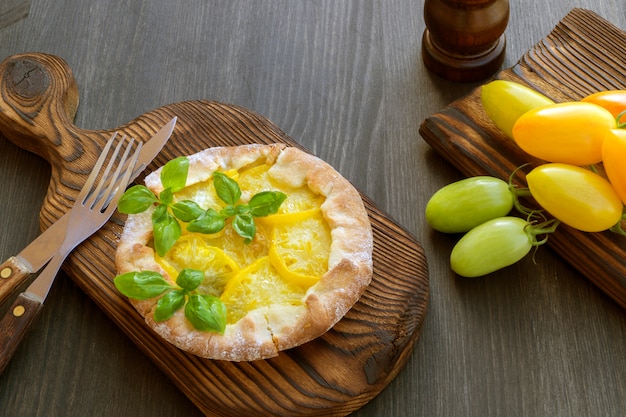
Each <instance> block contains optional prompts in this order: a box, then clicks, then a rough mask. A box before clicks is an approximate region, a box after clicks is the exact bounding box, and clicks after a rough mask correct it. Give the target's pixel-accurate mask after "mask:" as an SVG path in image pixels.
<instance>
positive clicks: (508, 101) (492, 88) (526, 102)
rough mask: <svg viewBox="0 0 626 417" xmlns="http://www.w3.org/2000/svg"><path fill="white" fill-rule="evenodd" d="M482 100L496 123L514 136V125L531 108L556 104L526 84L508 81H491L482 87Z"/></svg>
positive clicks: (510, 135)
mask: <svg viewBox="0 0 626 417" xmlns="http://www.w3.org/2000/svg"><path fill="white" fill-rule="evenodd" d="M480 99H481V102H482V104H483V108H484V109H485V112H486V113H487V115H488V116H489V118H490V119H491V120H492V121H493V122H494V124H495V125H496V126H497V127H498V128H499V129H500V130H501V131H502V132H504V134H506V135H507V136H508V137H509V138H513V133H512V130H513V125H514V124H515V122H516V121H517V119H518V118H519V117H520V116H521V115H523V114H524V113H526V112H527V111H529V110H532V109H535V108H537V107H543V106H547V105H549V104H554V101H552V100H551V99H549V98H548V97H546V96H544V95H543V94H541V93H539V92H537V91H535V90H533V89H532V88H528V87H526V86H525V85H522V84H519V83H516V82H513V81H507V80H495V81H491V82H489V83H487V84H485V85H483V86H482V88H481V95H480Z"/></svg>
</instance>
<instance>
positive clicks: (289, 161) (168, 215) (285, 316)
mask: <svg viewBox="0 0 626 417" xmlns="http://www.w3.org/2000/svg"><path fill="white" fill-rule="evenodd" d="M119 209H120V211H121V212H123V213H128V218H127V221H126V224H125V226H124V231H123V234H122V236H121V239H120V242H119V244H118V247H117V253H116V268H117V273H118V276H117V277H116V278H115V285H116V287H117V288H118V289H119V290H120V292H122V293H123V294H124V295H126V296H127V297H129V299H130V301H131V303H132V304H133V306H134V307H135V308H136V310H137V311H138V312H139V313H140V314H141V315H142V316H143V317H144V318H145V320H146V323H147V324H148V325H149V326H150V327H151V328H152V329H153V330H154V331H155V332H156V333H158V334H159V335H160V336H162V337H163V338H164V339H166V340H167V341H168V342H170V343H172V344H174V345H175V346H177V347H178V348H180V349H183V350H185V351H188V352H190V353H192V354H195V355H198V356H201V357H204V358H211V359H220V360H230V361H251V360H257V359H265V358H270V357H274V356H276V355H278V352H280V351H282V350H285V349H289V348H292V347H295V346H298V345H301V344H303V343H305V342H308V341H310V340H312V339H314V338H316V337H318V336H321V335H322V334H324V333H325V332H326V331H328V330H329V329H330V328H331V327H332V326H333V325H334V324H335V323H336V322H337V321H339V320H340V319H341V318H342V317H343V316H344V315H345V314H346V312H347V311H348V310H349V309H350V308H351V307H352V306H353V305H354V304H355V303H356V302H357V301H358V300H359V298H360V296H361V294H362V293H363V291H364V290H365V288H366V287H367V285H368V284H369V282H370V281H371V277H372V249H373V242H372V230H371V225H370V222H369V218H368V215H367V212H366V210H365V207H364V205H363V201H362V199H361V196H360V195H359V193H358V192H357V191H356V190H355V188H354V187H353V186H352V185H351V184H350V183H349V182H348V181H347V180H346V179H345V178H343V177H342V176H341V175H340V174H339V173H337V172H336V171H335V170H334V169H333V168H332V167H331V166H330V165H328V164H327V163H325V162H323V161H322V160H320V159H319V158H317V157H314V156H312V155H310V154H308V153H306V152H303V151H301V150H299V149H296V148H294V147H288V146H286V145H282V144H273V145H243V146H236V147H215V148H209V149H206V150H204V151H202V152H199V153H196V154H194V155H190V156H188V157H180V158H176V159H174V160H172V161H170V162H168V163H167V164H166V165H164V166H163V167H161V168H160V169H158V170H157V171H155V172H153V173H151V174H150V175H148V176H147V177H146V180H145V186H143V185H136V186H133V187H131V188H129V189H128V190H127V191H126V193H125V195H124V197H123V198H122V199H121V200H120V203H119Z"/></svg>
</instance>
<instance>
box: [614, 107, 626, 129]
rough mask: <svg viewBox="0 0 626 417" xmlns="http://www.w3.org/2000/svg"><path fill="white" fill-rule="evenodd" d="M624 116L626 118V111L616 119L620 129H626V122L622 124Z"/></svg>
mask: <svg viewBox="0 0 626 417" xmlns="http://www.w3.org/2000/svg"><path fill="white" fill-rule="evenodd" d="M624 116H626V110H624V111H623V112H621V113H620V114H618V115H617V117H616V118H615V122H617V128H618V129H626V122H623V123H622V122H621V120H622V117H624Z"/></svg>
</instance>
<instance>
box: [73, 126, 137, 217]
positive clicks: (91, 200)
mask: <svg viewBox="0 0 626 417" xmlns="http://www.w3.org/2000/svg"><path fill="white" fill-rule="evenodd" d="M125 141H126V135H124V136H123V137H122V139H120V141H119V142H118V144H117V146H116V147H115V150H114V151H113V154H112V155H111V157H110V158H109V163H108V164H107V166H106V168H105V169H104V173H103V174H102V176H101V177H100V181H99V182H98V184H97V185H96V189H95V190H94V191H93V192H92V193H89V194H88V196H87V197H86V198H84V199H83V200H82V201H81V204H84V205H85V206H87V207H89V208H93V206H94V205H95V204H96V202H97V201H98V200H99V199H100V197H101V196H102V189H103V188H104V187H105V186H106V185H107V183H108V184H109V189H108V190H107V193H110V190H111V185H112V184H114V183H115V181H113V180H115V179H117V177H118V176H119V171H120V167H121V166H122V165H123V163H124V159H125V158H126V156H127V155H128V151H129V149H130V147H131V146H132V142H131V143H130V144H128V145H127V147H126V152H125V153H124V156H123V157H122V159H120V162H119V164H118V167H117V170H116V171H115V173H114V174H113V177H112V178H111V177H109V174H110V173H111V169H112V168H113V166H114V165H115V163H116V161H117V156H118V155H119V153H120V150H121V149H122V146H123V144H124V142H125ZM91 187H93V184H91V185H90V186H89V188H91Z"/></svg>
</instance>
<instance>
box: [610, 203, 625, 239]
mask: <svg viewBox="0 0 626 417" xmlns="http://www.w3.org/2000/svg"><path fill="white" fill-rule="evenodd" d="M624 220H626V207H624V208H623V212H622V218H621V219H619V221H618V222H617V223H615V225H614V226H613V227H611V228H610V229H609V231H611V232H613V233H617V234H618V235H622V236H626V230H624V228H623V227H622V221H624Z"/></svg>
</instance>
